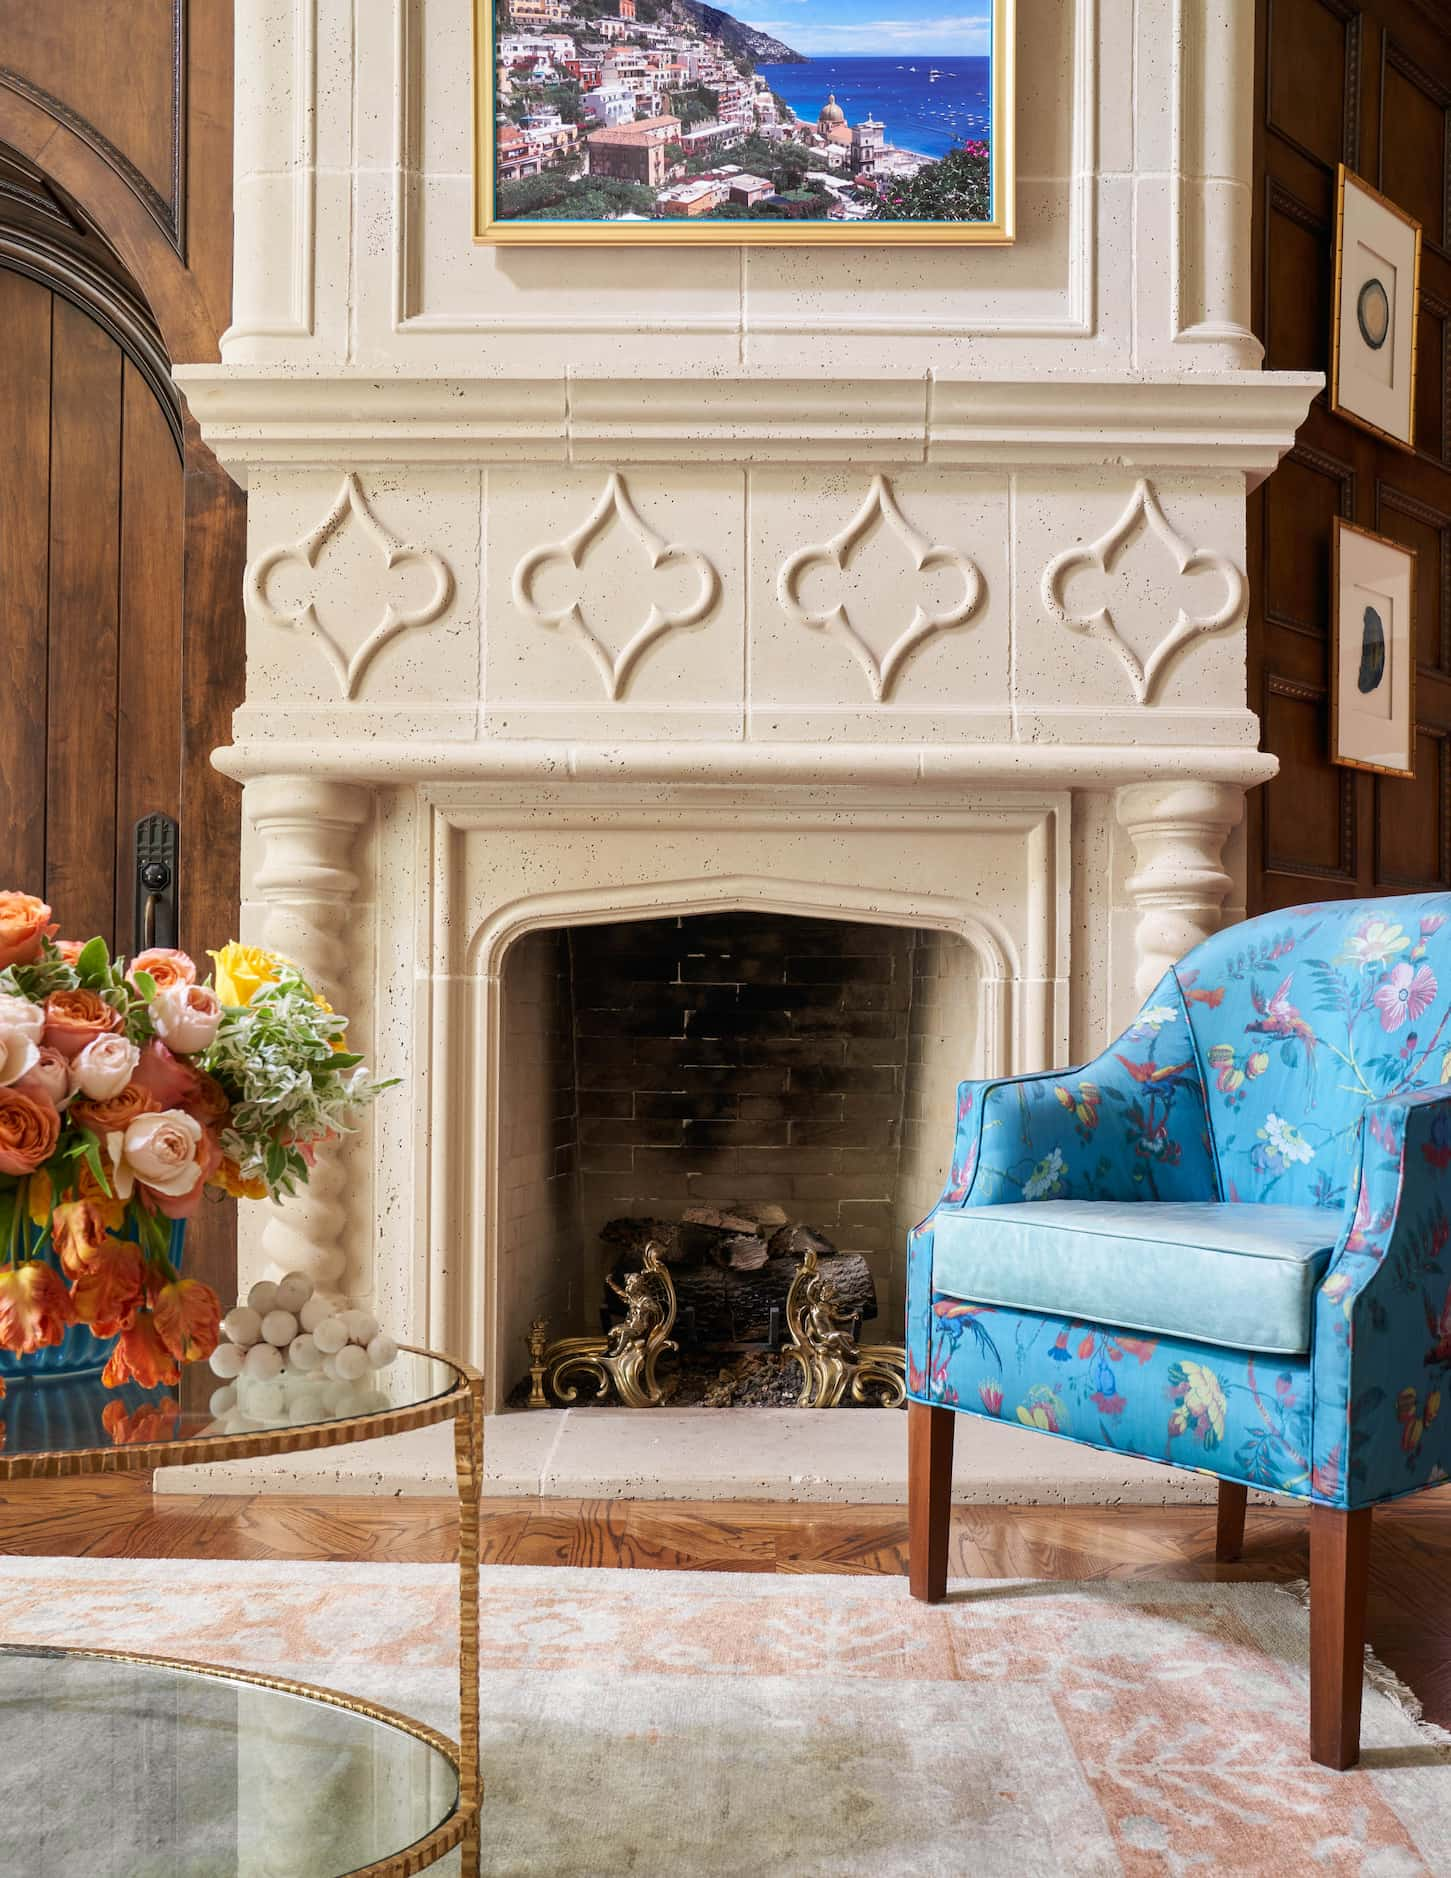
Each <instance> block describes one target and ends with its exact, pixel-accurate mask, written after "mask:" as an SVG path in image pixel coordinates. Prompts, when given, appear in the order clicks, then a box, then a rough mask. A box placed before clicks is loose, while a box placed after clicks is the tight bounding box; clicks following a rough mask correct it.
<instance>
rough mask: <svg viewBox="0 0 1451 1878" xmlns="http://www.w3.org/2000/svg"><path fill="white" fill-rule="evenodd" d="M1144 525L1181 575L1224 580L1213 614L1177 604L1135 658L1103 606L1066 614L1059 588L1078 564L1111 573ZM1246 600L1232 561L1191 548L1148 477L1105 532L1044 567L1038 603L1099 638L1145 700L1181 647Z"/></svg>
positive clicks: (1216, 627) (1215, 627)
mask: <svg viewBox="0 0 1451 1878" xmlns="http://www.w3.org/2000/svg"><path fill="white" fill-rule="evenodd" d="M1145 527H1147V528H1148V530H1149V532H1150V533H1151V534H1152V535H1153V537H1154V539H1155V540H1156V541H1157V542H1159V543H1160V545H1161V546H1162V547H1163V548H1164V550H1165V552H1166V553H1167V554H1168V555H1169V557H1170V559H1171V560H1172V561H1173V563H1174V566H1175V568H1176V569H1177V570H1178V572H1179V574H1180V575H1181V576H1183V575H1188V574H1203V573H1210V574H1217V575H1218V576H1219V578H1220V579H1221V580H1222V581H1223V582H1224V604H1223V605H1222V606H1220V607H1218V608H1216V609H1215V611H1214V612H1212V613H1202V614H1201V613H1189V612H1186V611H1185V609H1184V608H1183V607H1180V609H1179V612H1178V616H1177V618H1176V619H1175V621H1174V624H1173V625H1172V626H1171V627H1170V629H1169V631H1168V632H1167V633H1166V634H1165V635H1164V637H1163V638H1162V639H1161V640H1160V641H1159V643H1158V645H1156V646H1155V647H1154V649H1153V651H1152V652H1151V653H1150V654H1149V656H1148V658H1147V659H1144V660H1140V658H1139V655H1138V654H1137V653H1136V652H1135V651H1134V649H1133V647H1132V646H1131V645H1129V644H1128V643H1127V641H1126V640H1125V639H1124V638H1123V636H1122V635H1121V634H1120V632H1119V630H1118V627H1117V626H1116V625H1115V624H1114V617H1113V614H1112V613H1111V612H1110V611H1109V609H1108V607H1107V606H1101V607H1099V608H1097V610H1096V611H1094V612H1092V613H1070V612H1069V611H1068V608H1067V606H1066V605H1065V604H1064V599H1063V592H1064V588H1065V586H1066V584H1067V582H1068V579H1069V577H1070V576H1071V575H1072V574H1074V573H1075V572H1077V571H1078V570H1079V569H1080V568H1088V567H1091V568H1097V570H1098V571H1099V573H1101V574H1104V575H1109V574H1112V572H1113V569H1114V566H1115V563H1116V562H1117V561H1118V558H1119V556H1120V555H1121V554H1122V553H1123V551H1124V550H1125V549H1126V548H1127V547H1128V545H1129V543H1130V542H1132V541H1134V540H1135V539H1136V538H1137V537H1138V535H1139V534H1140V532H1141V531H1142V530H1143V529H1144V528H1145ZM1244 601H1245V579H1244V575H1243V574H1242V573H1241V572H1240V570H1239V568H1237V567H1236V566H1235V564H1234V562H1233V561H1231V560H1228V559H1226V557H1225V556H1224V555H1222V554H1218V553H1216V552H1215V551H1214V550H1213V549H1210V548H1194V547H1191V546H1190V545H1189V543H1188V542H1187V541H1185V540H1184V538H1183V536H1182V535H1180V534H1179V532H1178V531H1177V530H1176V529H1175V528H1174V527H1173V526H1172V525H1171V524H1170V522H1169V519H1168V517H1167V516H1166V515H1165V514H1164V511H1163V509H1162V508H1161V507H1160V505H1159V498H1158V496H1157V495H1156V494H1155V492H1154V490H1153V488H1152V487H1151V486H1150V484H1149V483H1148V482H1147V481H1144V480H1140V482H1139V483H1138V485H1137V487H1136V488H1135V490H1134V493H1133V495H1132V496H1131V497H1130V499H1129V505H1128V507H1127V508H1126V509H1125V510H1124V512H1123V514H1122V515H1120V517H1119V518H1118V520H1117V521H1116V522H1115V523H1114V525H1113V527H1112V528H1110V529H1109V530H1108V531H1107V533H1106V534H1103V535H1100V536H1099V538H1098V540H1097V541H1090V542H1088V543H1086V544H1085V545H1084V546H1082V547H1077V548H1067V549H1065V550H1064V552H1063V553H1062V554H1059V555H1055V556H1054V558H1053V559H1052V560H1051V561H1050V562H1049V563H1048V565H1047V566H1046V567H1045V568H1044V569H1043V605H1044V606H1045V607H1046V608H1047V610H1048V611H1049V613H1051V614H1052V616H1053V617H1054V619H1056V620H1058V621H1059V622H1060V623H1061V624H1062V625H1064V626H1066V627H1068V629H1069V630H1070V631H1071V632H1076V633H1087V634H1089V636H1090V637H1091V638H1094V639H1101V640H1102V641H1103V643H1104V644H1105V645H1107V646H1111V647H1112V648H1113V650H1114V652H1115V653H1116V654H1117V655H1118V658H1119V660H1120V662H1121V663H1122V665H1123V668H1124V670H1125V671H1126V672H1127V673H1128V675H1129V683H1130V684H1131V685H1132V686H1133V690H1134V697H1135V698H1136V699H1137V700H1138V702H1139V703H1140V704H1147V703H1149V701H1150V700H1151V699H1152V697H1153V695H1154V687H1155V685H1156V683H1157V682H1158V679H1159V677H1160V674H1161V673H1163V672H1164V671H1165V670H1166V669H1167V668H1168V667H1169V665H1170V664H1172V662H1173V661H1174V659H1176V658H1177V657H1178V655H1179V653H1180V652H1182V651H1183V649H1184V647H1185V646H1187V645H1188V644H1189V643H1190V642H1191V641H1192V640H1195V639H1197V638H1199V637H1200V635H1201V634H1203V633H1214V632H1220V631H1222V630H1223V628H1224V627H1226V626H1229V625H1232V624H1233V622H1234V621H1235V620H1236V619H1238V617H1239V615H1240V612H1241V610H1242V609H1243V606H1244Z"/></svg>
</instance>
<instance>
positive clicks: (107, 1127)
mask: <svg viewBox="0 0 1451 1878" xmlns="http://www.w3.org/2000/svg"><path fill="white" fill-rule="evenodd" d="M160 1107H161V1104H160V1103H159V1102H158V1101H157V1100H156V1097H155V1096H154V1095H152V1093H151V1091H150V1090H149V1089H143V1088H142V1087H141V1084H140V1083H139V1082H128V1083H127V1085H126V1087H125V1088H124V1089H123V1090H122V1091H121V1093H120V1095H113V1096H107V1098H106V1100H105V1101H104V1102H88V1101H86V1100H85V1099H84V1098H83V1097H82V1098H79V1099H78V1100H76V1101H75V1102H72V1103H71V1105H70V1108H69V1109H68V1111H67V1118H68V1120H70V1121H73V1122H76V1123H78V1124H79V1126H80V1127H82V1128H89V1129H90V1131H91V1133H92V1134H93V1135H98V1136H99V1137H100V1138H101V1140H102V1141H104V1140H105V1139H106V1136H107V1135H109V1134H125V1132H126V1130H127V1129H128V1128H129V1127H130V1126H131V1124H132V1122H134V1121H135V1120H136V1117H137V1116H138V1115H150V1114H151V1113H152V1111H153V1110H155V1109H159V1108H160Z"/></svg>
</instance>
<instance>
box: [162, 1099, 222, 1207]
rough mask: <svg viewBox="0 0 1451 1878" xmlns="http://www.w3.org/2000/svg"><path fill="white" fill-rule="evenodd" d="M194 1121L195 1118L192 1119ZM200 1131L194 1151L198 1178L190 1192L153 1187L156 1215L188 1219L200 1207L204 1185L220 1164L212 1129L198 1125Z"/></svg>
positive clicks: (218, 1144)
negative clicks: (164, 1190) (197, 1144)
mask: <svg viewBox="0 0 1451 1878" xmlns="http://www.w3.org/2000/svg"><path fill="white" fill-rule="evenodd" d="M192 1119H193V1120H195V1119H196V1118H195V1117H192ZM198 1125H199V1126H200V1128H201V1131H202V1138H201V1143H200V1145H199V1146H198V1148H197V1151H196V1164H197V1166H198V1168H199V1169H200V1177H199V1178H198V1180H197V1182H196V1184H195V1185H194V1186H193V1187H192V1188H191V1190H190V1192H188V1193H182V1194H170V1193H164V1192H162V1191H160V1190H159V1189H158V1188H155V1187H153V1188H152V1189H151V1190H150V1191H151V1197H152V1199H153V1200H154V1201H155V1202H156V1210H157V1212H158V1213H164V1214H165V1215H166V1217H167V1218H168V1219H190V1218H191V1216H192V1214H193V1213H195V1212H196V1210H197V1208H198V1207H199V1206H200V1205H201V1203H202V1199H203V1197H204V1195H205V1192H206V1183H207V1181H209V1180H210V1179H211V1177H212V1175H213V1174H214V1173H216V1171H217V1169H218V1168H219V1167H220V1166H221V1164H222V1144H221V1141H220V1139H219V1138H218V1136H217V1132H216V1130H215V1129H214V1128H208V1127H207V1126H206V1124H205V1123H199V1124H198Z"/></svg>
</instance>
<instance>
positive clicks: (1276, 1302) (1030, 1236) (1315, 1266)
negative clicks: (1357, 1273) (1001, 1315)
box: [932, 1200, 1341, 1356]
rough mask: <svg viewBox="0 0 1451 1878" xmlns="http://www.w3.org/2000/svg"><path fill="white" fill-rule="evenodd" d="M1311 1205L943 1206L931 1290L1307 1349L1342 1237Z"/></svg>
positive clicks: (1140, 1327) (1246, 1346)
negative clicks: (1318, 1293) (1322, 1286)
mask: <svg viewBox="0 0 1451 1878" xmlns="http://www.w3.org/2000/svg"><path fill="white" fill-rule="evenodd" d="M1340 1223H1341V1222H1340V1216H1339V1214H1338V1212H1334V1211H1328V1210H1324V1209H1322V1208H1319V1207H1313V1206H1235V1205H1222V1204H1215V1203H1212V1202H1199V1201H1163V1202H1160V1201H1153V1200H1142V1201H1135V1202H1113V1201H1090V1200H1039V1201H1036V1202H1033V1203H1026V1204H1023V1205H1013V1206H976V1207H964V1208H963V1209H962V1210H961V1211H960V1212H952V1211H950V1210H947V1209H944V1210H943V1211H941V1212H939V1213H938V1214H937V1217H936V1219H935V1221H934V1229H935V1230H934V1239H933V1250H932V1288H933V1290H934V1291H938V1292H942V1293H945V1294H946V1295H947V1296H948V1297H952V1298H963V1299H966V1300H969V1301H970V1302H973V1303H977V1304H997V1305H1001V1306H1002V1307H1003V1308H1004V1309H1008V1310H1019V1311H1050V1312H1054V1313H1056V1314H1058V1315H1061V1316H1064V1317H1074V1318H1081V1319H1085V1320H1087V1321H1088V1322H1090V1323H1096V1324H1112V1325H1116V1326H1117V1327H1118V1328H1120V1329H1122V1330H1136V1331H1142V1332H1146V1333H1148V1334H1149V1335H1152V1336H1163V1337H1189V1338H1192V1339H1194V1340H1195V1341H1196V1342H1199V1343H1214V1344H1219V1345H1221V1346H1223V1347H1225V1348H1227V1349H1232V1350H1256V1351H1263V1352H1265V1354H1266V1355H1287V1356H1302V1355H1304V1354H1305V1352H1306V1351H1307V1350H1308V1349H1309V1348H1310V1311H1311V1304H1312V1302H1313V1298H1314V1293H1315V1289H1316V1287H1317V1286H1318V1285H1319V1283H1320V1280H1321V1279H1322V1278H1323V1277H1324V1275H1325V1268H1326V1266H1327V1265H1328V1264H1329V1262H1330V1254H1331V1252H1332V1250H1333V1249H1334V1246H1335V1242H1336V1240H1337V1238H1338V1237H1339V1234H1340Z"/></svg>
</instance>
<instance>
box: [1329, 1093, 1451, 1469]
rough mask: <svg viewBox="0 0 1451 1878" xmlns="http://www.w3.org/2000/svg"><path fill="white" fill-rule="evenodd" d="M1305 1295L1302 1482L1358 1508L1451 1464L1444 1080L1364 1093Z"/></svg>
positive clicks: (1449, 1105) (1450, 1239) (1450, 1232)
mask: <svg viewBox="0 0 1451 1878" xmlns="http://www.w3.org/2000/svg"><path fill="white" fill-rule="evenodd" d="M1347 1194H1348V1198H1347V1201H1346V1210H1345V1215H1344V1219H1343V1222H1342V1228H1341V1234H1340V1238H1339V1241H1338V1243H1337V1245H1336V1249H1335V1252H1334V1254H1333V1256H1332V1258H1331V1262H1330V1267H1329V1269H1328V1271H1327V1272H1326V1274H1325V1277H1324V1279H1323V1280H1322V1281H1321V1285H1320V1289H1319V1292H1318V1294H1317V1297H1316V1302H1315V1320H1314V1329H1313V1340H1312V1345H1311V1349H1312V1360H1313V1366H1314V1426H1313V1430H1312V1437H1311V1455H1312V1462H1313V1485H1314V1491H1315V1494H1316V1496H1317V1498H1322V1499H1327V1500H1332V1501H1335V1502H1336V1503H1338V1504H1342V1505H1351V1506H1361V1505H1366V1504H1369V1503H1370V1502H1371V1501H1374V1500H1379V1499H1384V1498H1386V1497H1387V1496H1389V1495H1391V1494H1396V1493H1406V1492H1409V1491H1411V1490H1412V1489H1414V1488H1415V1487H1418V1486H1426V1485H1429V1484H1431V1483H1432V1482H1433V1481H1436V1480H1444V1479H1446V1478H1447V1476H1448V1473H1451V1413H1447V1412H1445V1410H1446V1404H1445V1402H1444V1396H1445V1393H1446V1389H1447V1385H1448V1381H1451V1256H1448V1253H1451V1217H1448V1212H1447V1202H1448V1199H1451V1085H1444V1084H1443V1085H1441V1086H1440V1087H1436V1088H1430V1089H1415V1090H1410V1091H1407V1092H1406V1093H1405V1094H1402V1095H1396V1096H1387V1097H1386V1098H1384V1099H1383V1100H1382V1101H1379V1102H1372V1103H1370V1104H1369V1105H1368V1106H1367V1108H1366V1109H1365V1111H1364V1113H1363V1115H1362V1116H1361V1120H1360V1127H1359V1139H1358V1142H1357V1148H1356V1161H1355V1168H1354V1173H1353V1175H1352V1178H1351V1179H1350V1181H1349V1182H1348V1183H1347Z"/></svg>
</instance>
